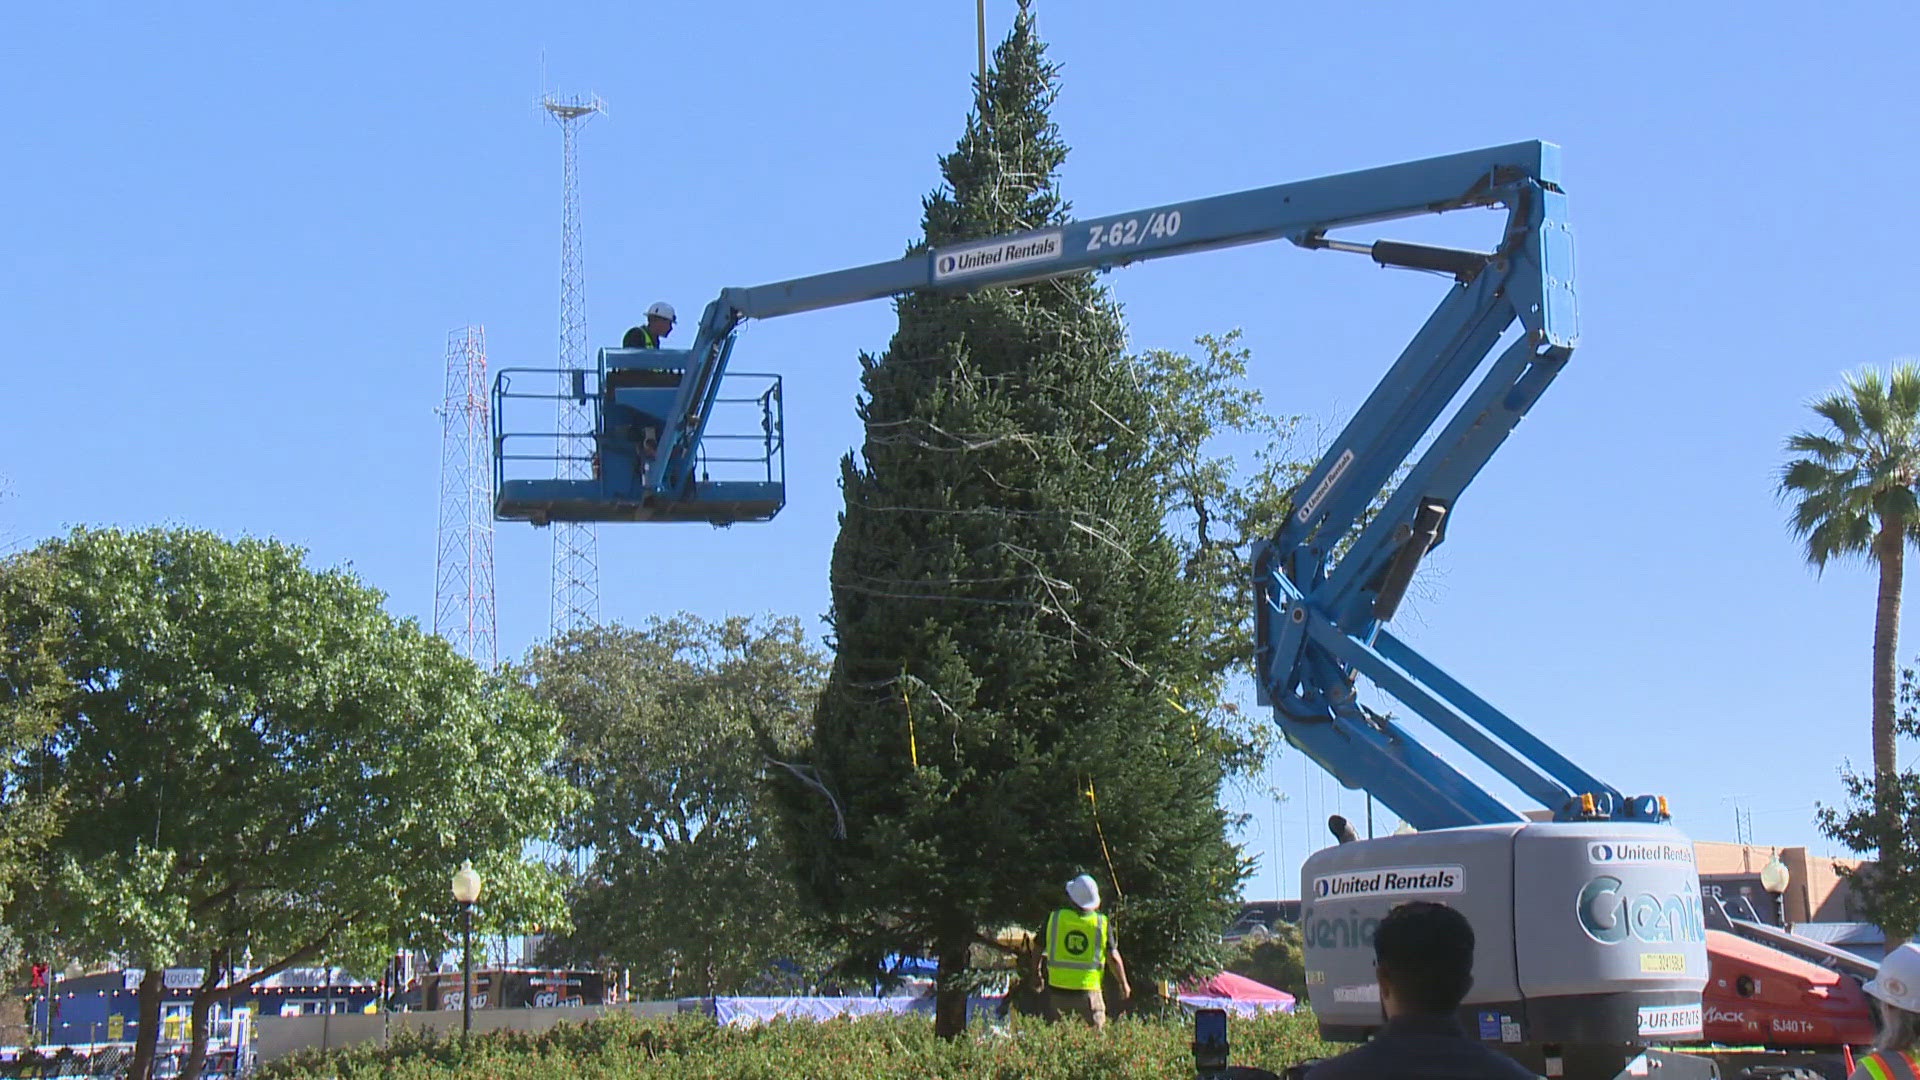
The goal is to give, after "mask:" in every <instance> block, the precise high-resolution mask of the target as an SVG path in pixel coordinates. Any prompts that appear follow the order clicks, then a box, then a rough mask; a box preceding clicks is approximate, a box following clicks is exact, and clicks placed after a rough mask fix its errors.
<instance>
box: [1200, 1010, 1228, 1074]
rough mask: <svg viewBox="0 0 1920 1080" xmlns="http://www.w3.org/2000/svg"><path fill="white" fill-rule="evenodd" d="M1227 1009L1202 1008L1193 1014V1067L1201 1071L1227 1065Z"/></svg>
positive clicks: (1215, 1070) (1210, 1070) (1223, 1067)
mask: <svg viewBox="0 0 1920 1080" xmlns="http://www.w3.org/2000/svg"><path fill="white" fill-rule="evenodd" d="M1227 1056H1228V1055H1227V1011H1226V1010H1225V1009H1200V1010H1198V1011H1196V1012H1195V1013H1194V1014H1193V1067H1194V1068H1195V1069H1196V1070H1197V1071H1199V1072H1201V1073H1209V1072H1220V1071H1222V1070H1224V1069H1225V1068H1226V1067H1227Z"/></svg>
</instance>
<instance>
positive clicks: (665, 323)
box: [620, 300, 679, 349]
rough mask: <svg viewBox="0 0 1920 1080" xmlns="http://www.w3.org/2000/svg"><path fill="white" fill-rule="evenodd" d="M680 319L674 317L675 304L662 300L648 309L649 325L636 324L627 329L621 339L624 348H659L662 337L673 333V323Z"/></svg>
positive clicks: (621, 345)
mask: <svg viewBox="0 0 1920 1080" xmlns="http://www.w3.org/2000/svg"><path fill="white" fill-rule="evenodd" d="M678 321H679V320H678V319H676V318H675V317H674V314H673V305H672V304H669V303H667V302H666V301H665V300H660V301H657V302H655V303H654V305H653V306H652V307H650V308H648V309H647V325H645V326H636V327H634V328H633V329H631V330H628V331H627V336H626V337H623V338H621V339H620V347H621V348H623V349H657V348H659V347H660V339H661V338H663V337H666V336H667V335H668V334H671V333H673V324H674V323H675V322H678Z"/></svg>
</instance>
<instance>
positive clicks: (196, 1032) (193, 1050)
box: [180, 987, 217, 1080]
mask: <svg viewBox="0 0 1920 1080" xmlns="http://www.w3.org/2000/svg"><path fill="white" fill-rule="evenodd" d="M216 1000H217V997H216V996H215V995H214V994H212V993H210V992H208V990H207V989H206V988H205V987H201V988H200V989H199V990H196V991H194V994H193V1012H192V1014H191V1015H192V1017H193V1020H192V1023H193V1042H192V1043H190V1044H188V1048H187V1059H186V1060H185V1061H183V1062H181V1063H180V1080H199V1078H200V1066H201V1064H202V1063H204V1062H205V1061H206V1059H207V1040H208V1038H209V1037H210V1036H211V1035H212V1034H213V1032H212V1030H211V1029H212V1017H213V1003H214V1002H215V1001H216Z"/></svg>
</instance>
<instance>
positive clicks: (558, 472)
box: [493, 349, 787, 525]
mask: <svg viewBox="0 0 1920 1080" xmlns="http://www.w3.org/2000/svg"><path fill="white" fill-rule="evenodd" d="M688 355H689V353H688V351H687V350H684V349H602V350H600V357H599V366H598V368H597V370H585V369H582V370H577V371H568V370H561V369H555V368H507V369H504V370H502V371H501V372H500V373H499V375H498V376H497V377H496V378H495V380H494V384H493V490H494V497H493V511H494V516H495V517H496V518H498V519H500V520H502V521H527V522H532V523H533V524H535V525H545V524H548V523H549V522H554V521H698V522H705V523H707V524H711V525H731V524H733V523H734V522H736V521H766V520H768V519H770V518H772V517H773V516H774V515H775V514H777V513H779V512H780V508H781V507H782V506H783V505H785V503H786V497H787V485H786V435H785V417H784V410H783V407H782V401H781V386H780V377H779V376H778V375H767V374H757V373H746V372H729V373H727V375H726V377H725V378H724V379H723V380H722V382H721V385H720V388H719V393H718V394H716V395H715V397H714V398H713V402H712V406H711V414H710V417H709V418H708V420H707V423H706V430H705V431H704V432H703V433H702V434H701V436H700V438H699V442H698V444H697V446H698V450H697V457H696V459H695V466H694V468H693V470H692V472H691V474H690V475H689V477H688V482H687V483H686V485H685V486H684V487H683V488H682V489H681V490H680V491H679V492H677V493H676V495H675V496H674V497H672V498H666V497H662V496H660V495H657V494H656V495H652V496H651V497H649V496H648V495H647V494H646V478H647V470H648V469H649V468H651V467H653V466H654V464H655V462H654V458H655V457H656V455H657V450H658V448H659V447H661V446H664V445H667V444H668V440H669V437H670V436H671V435H672V434H673V432H672V431H671V430H670V426H669V425H670V423H671V421H670V419H669V418H671V417H672V416H674V415H675V410H674V408H673V406H674V401H675V397H676V395H677V394H678V393H679V387H680V384H681V382H682V380H683V378H684V376H685V374H686V368H687V357H688ZM569 400H571V401H573V402H575V403H576V404H578V405H580V406H582V407H583V408H584V409H585V410H586V412H587V415H588V417H589V418H590V420H591V422H592V424H591V426H592V430H591V431H589V432H585V433H580V434H574V433H569V432H562V431H557V430H555V428H556V427H557V426H558V425H557V423H556V419H555V418H556V417H557V415H558V414H559V407H560V404H561V403H562V402H563V401H569Z"/></svg>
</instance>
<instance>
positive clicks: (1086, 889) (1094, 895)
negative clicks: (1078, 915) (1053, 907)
mask: <svg viewBox="0 0 1920 1080" xmlns="http://www.w3.org/2000/svg"><path fill="white" fill-rule="evenodd" d="M1067 899H1069V900H1071V901H1073V906H1074V907H1077V908H1079V909H1080V910H1081V911H1093V910H1095V909H1097V908H1099V906H1100V883H1099V882H1097V881H1095V880H1093V879H1092V878H1090V877H1088V876H1087V875H1085V874H1081V875H1080V876H1079V877H1077V878H1074V879H1073V880H1072V881H1069V882H1067Z"/></svg>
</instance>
